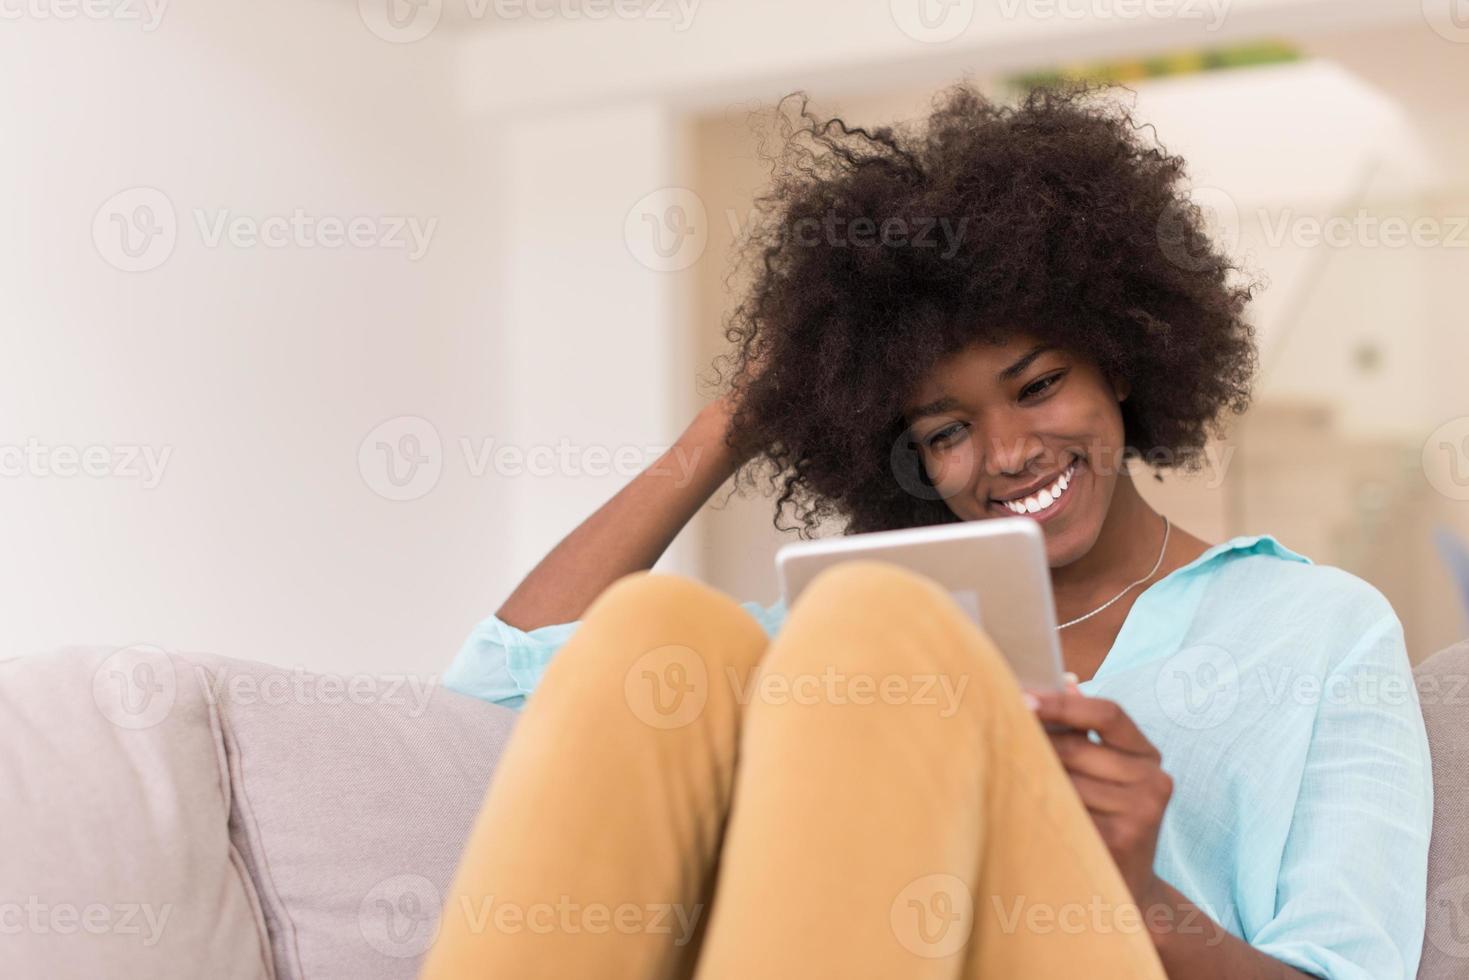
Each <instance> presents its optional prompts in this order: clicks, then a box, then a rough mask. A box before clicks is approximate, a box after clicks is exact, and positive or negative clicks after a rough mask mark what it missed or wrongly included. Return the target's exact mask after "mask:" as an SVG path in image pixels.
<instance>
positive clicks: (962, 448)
mask: <svg viewBox="0 0 1469 980" xmlns="http://www.w3.org/2000/svg"><path fill="white" fill-rule="evenodd" d="M924 468H925V469H926V470H927V472H928V479H929V482H930V483H932V484H933V485H934V488H935V489H936V490H938V492H939V494H940V495H941V496H943V497H944V498H945V499H947V498H949V497H953V496H955V495H957V494H960V493H963V492H964V491H965V490H967V489H968V488H969V487H970V485H972V484H973V483H974V470H975V457H974V444H973V442H971V441H970V440H968V439H965V440H963V441H961V442H958V443H956V444H955V445H953V446H951V447H950V448H949V450H948V451H947V452H944V453H935V454H930V455H929V456H928V457H927V459H925V460H924Z"/></svg>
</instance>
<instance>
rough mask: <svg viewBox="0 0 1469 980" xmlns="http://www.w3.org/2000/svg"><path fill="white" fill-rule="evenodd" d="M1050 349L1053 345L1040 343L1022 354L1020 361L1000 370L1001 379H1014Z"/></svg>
mask: <svg viewBox="0 0 1469 980" xmlns="http://www.w3.org/2000/svg"><path fill="white" fill-rule="evenodd" d="M1050 349H1051V346H1050V345H1049V344H1038V345H1036V346H1035V347H1032V348H1031V349H1030V350H1028V351H1026V352H1025V353H1024V354H1022V355H1020V359H1019V360H1018V361H1016V362H1015V363H1014V364H1012V365H1010V366H1009V367H1007V368H1005V370H1003V371H1001V372H1000V375H999V377H1000V380H1001V381H1013V380H1014V379H1015V378H1016V377H1018V376H1019V375H1020V373H1021V372H1023V371H1024V370H1025V369H1026V368H1028V367H1030V364H1031V362H1032V361H1034V360H1035V359H1036V358H1037V357H1040V356H1041V355H1042V354H1044V353H1045V352H1046V351H1048V350H1050Z"/></svg>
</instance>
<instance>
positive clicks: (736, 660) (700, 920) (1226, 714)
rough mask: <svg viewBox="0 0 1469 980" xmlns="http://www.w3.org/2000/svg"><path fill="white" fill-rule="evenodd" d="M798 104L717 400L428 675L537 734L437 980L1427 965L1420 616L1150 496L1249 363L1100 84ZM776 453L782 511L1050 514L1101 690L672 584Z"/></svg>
mask: <svg viewBox="0 0 1469 980" xmlns="http://www.w3.org/2000/svg"><path fill="white" fill-rule="evenodd" d="M800 117H801V120H802V121H803V122H804V124H805V125H803V126H802V127H801V128H800V129H799V130H797V131H793V132H792V131H788V132H787V133H786V134H785V135H786V136H787V137H788V139H787V140H786V142H785V149H786V151H787V157H786V160H787V162H788V163H790V164H791V165H790V166H788V167H787V168H786V169H785V170H783V171H781V172H779V173H778V174H777V178H776V182H775V186H774V189H773V191H772V193H771V194H770V196H769V197H767V198H765V199H764V203H765V204H766V205H767V206H768V208H769V211H770V213H771V214H772V215H773V216H774V220H772V221H770V222H768V223H767V224H766V225H765V226H764V227H763V228H762V229H761V230H760V233H759V234H758V235H757V236H756V237H755V238H754V239H753V240H752V244H751V251H750V253H749V254H750V255H751V256H752V257H754V258H755V259H757V262H756V270H755V277H754V282H753V288H752V291H751V292H750V294H749V296H748V298H747V299H746V301H745V302H744V303H742V304H741V305H740V306H739V307H738V309H737V310H736V312H735V314H734V318H733V321H732V323H731V325H730V327H729V331H728V334H729V339H730V340H731V341H732V342H734V343H735V350H736V370H735V371H734V375H733V384H732V385H731V387H730V390H729V392H728V393H727V394H726V395H725V396H724V397H723V398H721V399H719V400H718V401H716V402H715V403H713V404H712V405H711V406H710V407H709V408H707V409H705V410H704V411H703V412H702V413H700V415H699V416H698V417H697V419H696V420H695V421H694V422H693V423H692V424H691V425H690V426H689V427H688V429H687V430H686V431H685V432H684V434H683V436H682V437H681V438H680V440H679V443H678V444H677V445H676V446H675V447H673V449H672V450H670V452H669V454H668V455H667V456H665V457H664V458H663V459H662V460H660V461H659V463H658V464H655V465H654V466H653V467H651V468H650V470H649V471H648V472H646V473H644V474H642V475H640V476H639V477H638V478H637V479H635V480H634V481H633V482H632V483H631V484H630V485H629V486H628V487H626V488H625V489H624V490H622V491H621V492H620V493H619V494H617V496H616V497H614V498H613V499H612V500H611V501H610V502H608V503H607V504H606V505H604V506H603V507H602V509H601V510H599V511H598V512H597V513H595V514H594V515H592V516H591V517H590V518H588V519H587V521H586V522H585V523H583V524H582V525H581V526H580V527H578V528H577V529H576V530H575V531H574V532H572V534H571V535H570V536H568V537H567V538H566V539H565V540H564V541H562V542H561V543H560V544H559V545H558V546H557V547H556V548H555V549H554V550H553V551H552V552H551V553H550V554H549V555H548V556H547V557H546V558H545V559H544V560H543V561H542V563H541V564H540V565H539V566H538V567H537V568H536V569H535V570H534V571H533V572H532V573H531V574H530V576H529V577H528V578H527V579H526V580H525V581H524V582H523V583H522V584H521V585H520V586H519V588H518V589H516V591H515V593H514V594H513V595H512V596H511V597H510V598H509V600H507V601H506V603H505V604H504V606H503V607H502V608H501V609H500V610H499V612H498V613H497V614H496V615H495V616H492V617H490V618H489V619H488V620H486V621H485V622H484V623H482V624H481V625H480V626H479V627H477V628H476V629H475V631H474V632H473V634H472V635H471V637H470V638H469V641H468V642H467V643H466V645H465V647H464V649H463V650H462V651H461V653H460V655H459V657H458V659H457V660H456V661H455V663H454V665H453V667H452V669H451V671H450V673H449V675H448V677H447V678H446V681H447V682H448V684H449V686H451V687H455V688H457V689H458V690H461V691H463V692H465V693H469V694H473V695H476V696H479V697H483V698H486V699H488V700H491V701H496V702H499V703H501V704H506V705H509V706H511V707H517V708H519V707H521V706H522V705H524V706H525V707H526V710H525V714H524V717H523V718H522V719H521V721H520V724H519V726H518V728H517V732H516V735H515V738H514V740H513V742H512V744H511V746H510V747H509V749H508V751H507V753H506V755H505V758H504V759H503V760H502V762H501V765H500V770H499V773H498V775H497V777H496V781H495V783H494V786H493V787H492V790H491V792H490V793H489V795H488V797H487V799H486V802H485V807H484V810H483V812H482V814H481V817H480V820H479V823H478V825H477V827H476V830H475V832H474V834H473V836H472V838H471V841H470V844H469V846H468V848H467V849H466V852H465V854H464V857H463V862H462V864H461V867H460V871H459V876H458V878H457V880H456V882H455V884H454V886H453V889H452V890H451V893H450V895H449V898H448V901H447V902H446V904H445V909H444V917H443V920H442V932H441V935H440V938H439V941H438V943H437V945H436V947H435V949H434V950H433V951H432V952H431V954H430V957H429V960H428V962H427V964H426V966H425V970H424V976H425V977H429V978H433V980H440V978H448V977H468V976H478V975H485V976H514V977H517V978H522V977H531V976H545V977H563V976H577V977H581V976H603V977H629V978H631V977H654V976H657V977H664V976H691V975H694V974H696V973H697V975H698V976H700V977H741V978H743V977H767V976H770V977H785V976H790V977H808V976H833V977H843V978H847V977H866V976H871V977H884V978H887V977H986V978H988V977H1005V978H1008V977H1051V976H1072V975H1078V976H1116V977H1129V978H1131V977H1161V976H1165V975H1166V976H1168V977H1175V978H1177V977H1189V978H1209V977H1229V978H1232V980H1238V978H1244V977H1300V976H1316V977H1325V978H1332V980H1347V978H1353V980H1355V978H1364V980H1365V978H1373V980H1384V978H1410V977H1412V976H1413V975H1414V973H1415V971H1416V967H1417V962H1418V955H1419V948H1420V945H1421V942H1422V937H1423V928H1424V921H1423V919H1424V900H1425V888H1426V866H1427V847H1428V835H1429V829H1430V826H1429V825H1430V815H1431V784H1430V776H1429V767H1428V749H1427V739H1426V736H1425V733H1424V728H1423V723H1422V719H1421V716H1420V715H1419V712H1418V706H1417V700H1416V694H1415V692H1414V689H1413V685H1412V683H1411V677H1410V673H1409V663H1408V659H1407V656H1406V652H1405V650H1404V645H1403V637H1402V630H1401V626H1400V624H1399V622H1398V619H1397V617H1396V616H1395V615H1394V613H1393V611H1392V609H1391V607H1390V606H1389V605H1388V603H1387V602H1386V600H1385V599H1384V598H1383V597H1382V596H1381V594H1380V593H1378V592H1377V591H1376V590H1375V589H1373V588H1372V587H1371V586H1369V585H1367V584H1366V583H1365V582H1363V581H1361V580H1360V579H1357V578H1355V577H1353V576H1351V575H1348V574H1347V573H1345V572H1342V571H1340V570H1337V569H1333V568H1328V567H1324V566H1320V565H1316V564H1314V563H1312V562H1311V561H1310V560H1309V559H1307V558H1305V557H1303V556H1301V555H1299V554H1296V553H1295V552H1293V551H1291V550H1290V549H1288V548H1286V547H1285V546H1283V545H1282V544H1280V542H1278V541H1277V540H1276V539H1275V538H1273V537H1272V536H1270V535H1253V536H1246V537H1237V538H1233V539H1231V540H1229V541H1225V542H1222V543H1218V544H1213V545H1210V544H1208V543H1206V542H1204V541H1201V540H1200V539H1198V538H1196V537H1194V536H1193V535H1191V534H1189V533H1187V532H1186V531H1184V530H1183V529H1182V528H1178V527H1175V526H1173V525H1172V524H1171V523H1170V522H1169V521H1168V520H1167V518H1166V517H1165V516H1164V515H1161V514H1159V513H1157V512H1156V511H1154V510H1153V509H1152V508H1151V507H1149V506H1148V504H1146V503H1145V502H1144V501H1143V499H1142V498H1141V496H1140V495H1139V494H1138V492H1137V489H1136V487H1135V486H1134V483H1133V476H1132V472H1131V469H1130V466H1135V464H1136V461H1137V460H1138V459H1139V458H1142V459H1143V460H1144V461H1146V462H1147V463H1149V464H1151V465H1153V466H1155V467H1158V468H1162V467H1192V466H1196V465H1197V464H1198V462H1199V460H1200V458H1201V453H1202V450H1203V446H1204V443H1205V440H1206V438H1207V436H1208V434H1209V432H1210V431H1212V430H1213V429H1214V428H1215V427H1216V425H1217V424H1218V423H1219V421H1220V420H1221V418H1222V416H1224V415H1225V414H1226V413H1228V412H1231V411H1234V412H1238V411H1240V410H1242V409H1243V408H1244V406H1245V405H1246V403H1247V399H1248V386H1249V381H1250V378H1251V375H1252V373H1253V368H1254V344H1253V335H1252V331H1251V328H1250V327H1249V325H1248V323H1247V322H1246V320H1245V319H1244V318H1243V314H1244V309H1245V306H1246V304H1247V302H1248V300H1249V298H1250V293H1251V289H1250V287H1249V286H1248V285H1241V284H1239V283H1237V282H1235V280H1234V274H1235V270H1234V269H1233V268H1232V267H1231V265H1230V264H1229V261H1228V260H1227V259H1226V258H1225V257H1224V256H1223V255H1221V254H1220V253H1219V252H1218V251H1216V250H1215V248H1214V247H1213V245H1212V244H1211V243H1210V242H1209V241H1208V239H1207V238H1206V236H1205V235H1204V233H1203V231H1202V230H1201V225H1200V220H1199V214H1198V211H1197V210H1196V209H1191V208H1190V207H1189V206H1188V205H1187V200H1186V196H1185V194H1184V192H1183V191H1182V190H1181V188H1180V184H1181V180H1182V176H1183V164H1182V161H1181V160H1179V159H1178V158H1177V157H1175V156H1171V155H1169V154H1167V153H1166V152H1164V151H1163V150H1162V149H1160V148H1159V147H1157V146H1154V145H1153V144H1151V143H1150V142H1148V141H1147V140H1145V139H1143V137H1142V135H1141V134H1140V131H1139V129H1138V127H1136V126H1135V125H1133V123H1132V121H1131V119H1130V117H1129V115H1128V113H1127V112H1126V111H1125V110H1123V109H1121V108H1119V107H1117V106H1116V105H1115V104H1114V103H1112V102H1109V101H1107V100H1106V99H1104V98H1098V97H1097V93H1095V92H1088V91H1084V90H1065V91H1062V90H1041V91H1038V92H1036V93H1034V94H1032V95H1031V96H1029V97H1028V98H1027V99H1026V100H1024V101H1023V103H1022V104H1020V105H1018V106H1015V107H1001V106H997V105H995V104H993V103H991V102H989V101H987V100H986V99H985V98H983V97H982V96H980V95H979V94H978V93H977V92H975V91H974V90H973V89H972V88H971V87H970V86H968V85H967V84H961V85H958V86H955V87H954V88H953V89H951V90H950V91H949V92H948V93H946V94H945V96H944V97H943V98H942V99H941V100H940V101H939V102H938V103H937V104H936V106H935V111H934V112H933V114H932V116H931V117H930V119H929V120H928V124H927V126H926V127H925V128H924V129H923V130H922V131H921V132H920V131H911V130H893V129H888V128H882V129H877V130H875V131H872V132H868V131H865V130H862V129H850V128H848V127H847V126H846V125H845V124H843V123H842V122H841V121H840V120H831V121H827V122H823V121H822V120H820V119H817V118H816V117H814V116H812V115H810V114H809V112H808V111H807V109H806V107H805V105H804V103H803V105H802V108H801V113H800ZM782 118H784V117H783V116H782ZM813 148H814V149H815V150H817V151H819V152H811V150H812V149H813ZM935 228H937V229H940V230H942V229H948V231H947V232H945V233H942V234H941V235H939V236H935V235H933V234H929V235H928V236H927V240H928V242H929V243H930V244H925V243H924V238H923V237H922V235H921V231H922V229H928V230H929V231H930V232H931V231H932V230H933V229H935ZM945 235H946V236H947V237H946V238H945V237H944V236H945ZM757 459H761V460H764V461H765V462H766V463H768V464H771V466H772V469H773V472H774V474H775V475H774V476H773V477H772V480H773V481H775V480H783V483H782V484H781V485H780V490H781V492H780V496H779V499H778V504H777V523H779V514H780V513H782V512H784V510H785V509H786V507H787V505H788V504H791V505H794V507H795V511H796V514H797V515H798V517H799V518H800V520H801V522H802V524H803V525H804V527H805V528H807V529H810V528H814V527H815V526H816V525H817V524H818V523H819V522H820V521H821V520H822V519H824V518H826V517H832V516H835V517H839V518H842V519H844V520H845V522H846V528H847V530H848V531H849V532H860V531H872V530H879V529H887V528H899V527H912V526H919V525H927V524H937V523H943V522H948V521H967V520H986V519H989V518H991V517H1002V516H1012V515H1016V514H1025V515H1028V516H1029V517H1031V518H1033V519H1034V520H1036V521H1038V522H1040V524H1041V527H1042V529H1043V530H1044V532H1045V538H1046V546H1047V556H1048V560H1049V563H1050V565H1051V568H1052V579H1053V584H1054V591H1055V599H1056V606H1057V611H1058V622H1060V623H1061V624H1062V626H1061V633H1060V638H1061V642H1062V646H1063V654H1064V659H1065V663H1066V666H1067V668H1068V670H1069V671H1070V672H1072V673H1073V674H1075V675H1076V676H1075V680H1076V683H1075V684H1073V685H1072V686H1071V688H1070V689H1069V690H1068V691H1067V692H1065V693H1063V694H1054V693H1052V694H1043V693H1039V692H1021V691H1020V689H1019V688H1018V686H1017V684H1016V682H1015V679H1014V676H1013V674H1011V673H1010V671H1009V668H1008V667H1007V666H1006V665H1005V661H1004V659H1003V657H1002V656H1001V655H1000V653H999V651H996V650H995V649H994V647H993V644H992V643H991V642H990V641H989V639H988V637H986V636H985V635H984V633H983V632H982V631H980V630H979V629H976V628H975V627H974V626H972V625H971V623H970V621H969V620H967V619H966V618H965V617H964V616H963V614H962V613H961V612H960V611H959V609H958V607H957V605H956V604H955V603H954V602H953V601H952V600H951V599H950V598H949V597H948V596H947V594H946V593H944V592H943V590H941V589H940V588H939V587H938V586H937V585H935V584H934V583H932V582H931V581H929V580H927V579H925V578H923V577H922V576H919V575H916V574H914V573H911V572H908V571H905V570H903V569H901V568H897V567H895V566H891V565H888V564H886V563H879V562H856V563H850V564H847V565H845V566H839V567H837V568H834V569H831V570H828V572H826V573H825V574H824V575H823V576H822V577H821V578H819V579H818V580H816V581H815V582H813V584H812V585H811V586H810V588H809V589H808V591H807V592H805V593H803V594H802V596H801V599H800V601H798V602H797V603H796V604H795V606H794V607H793V608H792V609H791V610H789V613H788V612H787V610H786V609H785V608H784V607H783V606H782V605H781V604H780V603H777V604H776V605H775V606H772V607H769V608H765V607H762V606H760V605H758V604H755V603H752V602H747V603H744V604H743V605H742V606H741V605H736V604H735V603H734V601H733V600H730V599H728V598H727V597H725V596H723V595H722V594H720V593H717V592H715V591H714V590H712V589H709V588H707V587H705V586H702V585H699V584H697V583H694V582H690V581H687V580H685V579H682V578H679V577H676V576H666V575H652V574H648V573H647V571H646V570H647V569H648V568H650V567H651V566H652V565H653V563H654V562H655V561H656V560H657V558H658V556H659V555H660V554H661V553H662V552H663V550H664V549H665V548H666V547H667V545H668V544H669V542H670V541H671V540H672V539H673V537H674V536H675V534H676V533H677V532H678V531H679V529H680V528H681V527H682V526H683V525H684V523H685V522H686V521H687V520H688V519H689V518H690V517H691V516H692V515H693V514H694V513H695V512H696V511H697V510H698V508H699V507H700V506H701V505H702V504H703V503H704V501H705V500H706V499H707V498H708V496H709V495H710V494H711V493H712V492H713V491H714V490H715V489H717V488H718V487H719V486H721V485H722V484H723V483H724V482H725V480H726V479H728V478H729V477H730V476H731V475H732V474H736V473H740V472H748V471H749V470H750V469H751V468H752V467H750V466H747V465H746V464H749V463H752V462H753V461H755V460H757ZM675 460H677V461H680V462H683V463H685V464H687V461H689V460H693V461H694V465H693V468H692V469H691V470H688V471H686V472H685V471H682V470H680V469H679V468H677V467H675V466H674V462H675ZM578 616H583V617H584V618H583V619H582V620H580V621H577V617H578ZM925 681H926V682H928V683H927V686H926V687H925V684H924V682H925ZM925 690H926V691H927V693H928V696H927V697H926V698H925V697H924V696H923V692H924V691H925ZM532 691H535V695H534V697H532V698H530V699H529V702H528V703H527V702H526V697H527V695H529V694H530V693H531V692H532ZM802 692H804V695H805V696H803V694H802ZM935 692H941V694H942V696H936V695H935ZM1389 692H1393V693H1389ZM1037 721H1039V722H1042V723H1045V724H1046V727H1043V726H1042V724H1037ZM497 903H498V904H497Z"/></svg>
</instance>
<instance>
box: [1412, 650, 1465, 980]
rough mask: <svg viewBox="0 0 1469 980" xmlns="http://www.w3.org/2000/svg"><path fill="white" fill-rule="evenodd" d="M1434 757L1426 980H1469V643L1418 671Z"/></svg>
mask: <svg viewBox="0 0 1469 980" xmlns="http://www.w3.org/2000/svg"><path fill="white" fill-rule="evenodd" d="M1413 673H1414V676H1415V679H1416V681H1417V686H1418V700H1419V702H1420V703H1421V704H1422V706H1423V721H1424V724H1425V725H1426V726H1427V728H1428V746H1429V752H1430V754H1431V755H1432V757H1433V836H1432V838H1431V839H1430V842H1429V846H1428V919H1427V927H1426V929H1425V931H1424V937H1423V959H1422V961H1421V963H1420V965H1419V968H1418V977H1419V980H1450V978H1463V977H1466V976H1469V642H1465V643H1460V644H1458V645H1456V646H1452V647H1449V648H1448V649H1447V650H1443V651H1441V652H1439V653H1437V654H1435V655H1434V656H1432V657H1430V658H1429V659H1428V660H1425V661H1424V662H1423V663H1421V664H1419V665H1418V667H1417V669H1416V670H1414V672H1413Z"/></svg>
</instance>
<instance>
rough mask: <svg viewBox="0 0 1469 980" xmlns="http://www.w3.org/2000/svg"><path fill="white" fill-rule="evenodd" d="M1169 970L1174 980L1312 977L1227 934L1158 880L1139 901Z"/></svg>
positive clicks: (1178, 892)
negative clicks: (1150, 890) (1149, 892)
mask: <svg viewBox="0 0 1469 980" xmlns="http://www.w3.org/2000/svg"><path fill="white" fill-rule="evenodd" d="M1139 904H1140V905H1141V912H1142V916H1143V923H1144V925H1145V926H1146V927H1147V929H1148V931H1149V932H1150V933H1152V936H1153V944H1154V946H1156V948H1157V950H1158V956H1159V958H1160V959H1161V960H1162V961H1163V968H1164V969H1165V970H1167V971H1168V976H1169V977H1171V978H1174V980H1214V978H1219V980H1301V978H1305V977H1307V976H1309V975H1308V974H1305V973H1302V972H1301V971H1299V970H1297V969H1295V968H1294V967H1290V966H1286V965H1285V964H1284V963H1282V962H1280V961H1279V960H1277V959H1275V958H1274V957H1272V956H1269V955H1267V954H1265V953H1262V952H1260V951H1259V950H1258V949H1256V948H1255V947H1253V946H1251V945H1250V944H1249V943H1247V942H1245V941H1244V940H1243V939H1240V938H1239V937H1238V936H1235V935H1233V934H1232V933H1230V932H1228V931H1226V930H1225V929H1224V927H1223V926H1221V925H1219V923H1217V922H1215V921H1214V920H1213V919H1212V918H1210V917H1209V916H1208V915H1207V914H1206V913H1205V912H1204V911H1203V910H1202V909H1200V908H1199V907H1198V906H1197V905H1195V904H1194V903H1193V902H1191V901H1189V900H1188V898H1187V897H1185V896H1184V894H1183V893H1182V892H1180V891H1179V890H1178V889H1176V888H1174V887H1173V886H1172V885H1170V884H1168V883H1167V882H1165V881H1158V882H1157V883H1156V885H1155V886H1154V889H1153V893H1152V894H1151V895H1150V896H1149V897H1148V899H1147V901H1145V902H1141V903H1139Z"/></svg>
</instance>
